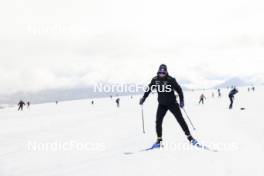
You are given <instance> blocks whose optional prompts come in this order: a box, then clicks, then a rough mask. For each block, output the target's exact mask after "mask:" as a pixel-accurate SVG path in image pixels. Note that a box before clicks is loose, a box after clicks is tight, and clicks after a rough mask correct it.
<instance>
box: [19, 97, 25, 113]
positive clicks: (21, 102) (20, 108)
mask: <svg viewBox="0 0 264 176" xmlns="http://www.w3.org/2000/svg"><path fill="white" fill-rule="evenodd" d="M25 105H26V103H25V102H24V101H22V100H20V101H19V102H18V111H23V108H24V106H25Z"/></svg>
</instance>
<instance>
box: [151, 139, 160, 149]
mask: <svg viewBox="0 0 264 176" xmlns="http://www.w3.org/2000/svg"><path fill="white" fill-rule="evenodd" d="M160 147H162V138H161V137H158V139H157V141H156V142H155V143H154V144H153V145H152V147H151V148H152V149H154V148H160Z"/></svg>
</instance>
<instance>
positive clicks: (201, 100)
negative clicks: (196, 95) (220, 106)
mask: <svg viewBox="0 0 264 176" xmlns="http://www.w3.org/2000/svg"><path fill="white" fill-rule="evenodd" d="M205 99H206V97H205V96H204V94H202V95H201V96H200V101H199V104H201V103H202V104H204V100H205Z"/></svg>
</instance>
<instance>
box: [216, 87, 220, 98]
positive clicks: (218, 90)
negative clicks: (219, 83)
mask: <svg viewBox="0 0 264 176" xmlns="http://www.w3.org/2000/svg"><path fill="white" fill-rule="evenodd" d="M217 92H218V98H220V97H221V90H220V89H217Z"/></svg>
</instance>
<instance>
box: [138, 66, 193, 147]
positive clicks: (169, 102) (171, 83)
mask: <svg viewBox="0 0 264 176" xmlns="http://www.w3.org/2000/svg"><path fill="white" fill-rule="evenodd" d="M154 89H155V90H156V91H157V92H158V102H159V105H158V109H157V114H156V133H157V141H156V142H155V143H154V145H153V147H154V148H155V147H160V146H161V142H162V122H163V119H164V116H165V114H166V112H167V111H168V110H169V111H170V112H171V113H172V114H173V115H174V116H175V118H176V119H177V121H178V123H179V124H180V126H181V128H182V130H183V131H184V133H185V135H186V136H187V139H188V140H189V141H190V142H191V143H193V144H194V143H195V142H197V141H196V140H195V139H194V138H193V137H192V135H191V133H190V131H189V128H188V126H187V124H186V122H185V120H184V118H183V116H182V113H181V110H180V108H179V107H181V108H183V107H184V97H183V92H182V88H181V87H180V85H179V84H178V83H177V81H176V79H175V78H173V77H171V76H170V75H169V74H168V71H167V66H166V65H164V64H162V65H160V67H159V70H158V73H157V76H155V77H154V78H153V79H152V80H151V83H150V84H149V85H148V89H147V90H146V92H145V94H144V95H143V97H142V98H141V99H140V102H139V104H140V105H143V103H144V102H145V100H146V98H147V97H148V96H149V94H150V92H151V91H152V90H154ZM174 91H176V92H177V93H178V94H179V97H180V105H179V104H178V102H177V100H176V96H175V94H174Z"/></svg>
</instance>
